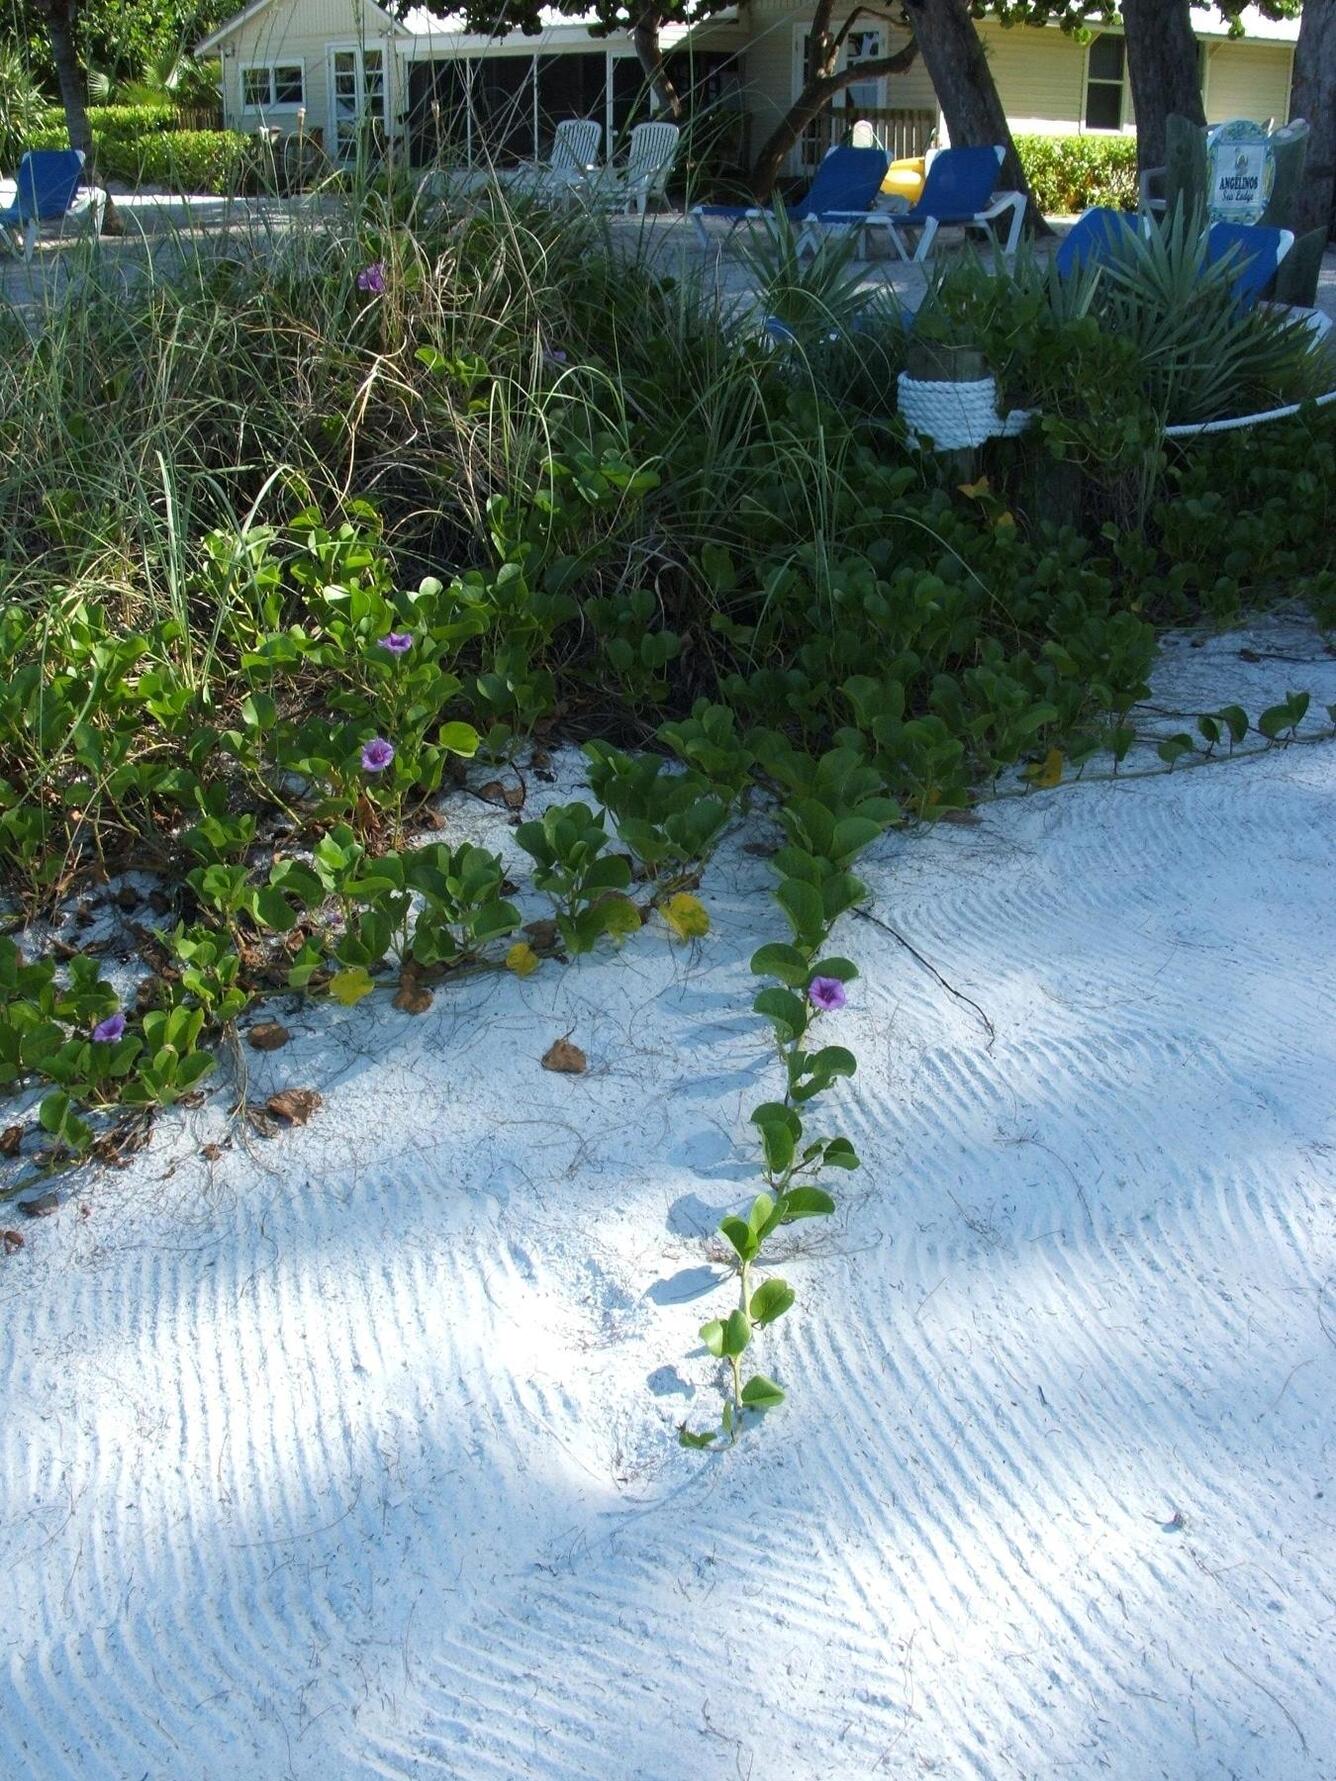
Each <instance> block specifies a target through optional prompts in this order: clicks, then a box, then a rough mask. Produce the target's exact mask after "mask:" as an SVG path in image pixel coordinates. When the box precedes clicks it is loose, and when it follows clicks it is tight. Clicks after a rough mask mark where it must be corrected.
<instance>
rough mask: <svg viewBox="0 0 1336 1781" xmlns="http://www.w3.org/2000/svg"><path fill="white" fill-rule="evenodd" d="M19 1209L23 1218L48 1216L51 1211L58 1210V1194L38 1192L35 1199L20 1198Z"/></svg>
mask: <svg viewBox="0 0 1336 1781" xmlns="http://www.w3.org/2000/svg"><path fill="white" fill-rule="evenodd" d="M19 1211H20V1212H22V1213H23V1215H24V1217H25V1218H50V1216H51V1214H52V1213H53V1212H59V1211H60V1195H59V1194H56V1193H48V1194H38V1196H37V1198H36V1199H35V1200H20V1201H19Z"/></svg>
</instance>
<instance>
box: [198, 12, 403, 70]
mask: <svg viewBox="0 0 1336 1781" xmlns="http://www.w3.org/2000/svg"><path fill="white" fill-rule="evenodd" d="M273 3H274V0H250V5H249V6H243V7H242V9H241V11H240V12H234V13H233V14H232V16H231V18H230V19H225V20H224V21H223V23H222V24H221V25H219V27H218V29H217V30H216V31H210V33H209V35H208V36H207V37H201V38H200V40H199V42H198V43H197V44H196V45H195V52H194V53H195V54H196V55H197V56H211V55H213V54H214V53H215V51H217V50H219V49H221V48H222V46H223V45H224V44H225V43H226V42H227V40H228V38H229V37H231V36H232V34H233V32H235V31H239V30H240V29H241V27H242V26H243V25H248V24H249V23H250V21H251V20H252V19H253V18H256V17H258V16H259V14H260V13H262V12H264V11H265V10H266V9H267V8H268V7H270V6H272V5H273ZM366 3H367V5H368V6H370V8H371V10H372V12H378V13H379V14H380V16H381V17H382V18H383V19H384V20H385V24H386V26H387V27H388V29H389V30H390V31H392V32H393V34H394V36H396V37H407V36H409V35H410V33H409V32H408V31H407V30H405V28H404V26H403V25H401V24H400V23H399V22H398V20H397V19H393V18H391V17H390V15H389V13H388V12H386V11H385V9H384V7H382V6H378V5H377V4H376V0H366ZM419 10H425V9H419Z"/></svg>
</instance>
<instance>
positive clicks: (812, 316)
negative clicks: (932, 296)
mask: <svg viewBox="0 0 1336 1781" xmlns="http://www.w3.org/2000/svg"><path fill="white" fill-rule="evenodd" d="M801 238H802V226H801V225H795V223H794V221H793V219H792V217H790V215H789V214H788V212H787V210H785V208H784V206H783V204H776V206H775V213H774V219H773V221H772V222H771V223H770V224H769V225H768V226H767V227H766V228H765V230H764V231H763V232H761V233H760V234H759V235H757V236H755V237H754V238H753V239H752V240H750V241H748V242H747V243H746V244H745V245H744V247H743V248H742V250H741V252H740V254H739V256H738V257H739V258H740V260H741V261H742V264H743V265H744V266H745V267H746V269H747V271H748V273H749V274H750V276H751V282H752V284H753V286H754V287H755V290H756V296H757V302H758V304H759V306H760V311H761V314H762V315H763V316H764V317H765V318H766V320H767V321H773V322H777V323H778V324H779V325H780V327H781V328H782V329H784V330H785V331H786V332H788V333H791V334H792V335H794V336H795V337H796V338H797V339H798V340H800V341H802V342H804V343H806V342H808V341H812V340H817V339H820V338H822V337H823V336H825V335H828V334H832V333H833V334H841V333H844V332H846V331H847V330H848V329H849V328H850V327H851V326H852V325H853V323H854V321H855V320H856V319H857V318H858V317H860V316H861V315H862V314H863V313H864V311H866V309H867V308H868V305H869V301H870V299H871V293H870V292H869V290H868V288H867V284H866V269H865V268H864V267H862V266H861V265H859V264H858V263H857V262H856V261H855V258H854V255H855V253H856V251H857V242H856V240H855V239H854V238H853V237H852V236H839V237H833V238H832V237H829V236H828V237H827V238H826V239H825V240H823V241H822V242H821V244H820V246H819V247H818V248H817V249H816V251H815V252H814V253H813V254H812V255H811V257H810V258H808V259H804V258H803V255H802V253H801V252H800V250H799V243H800V241H801Z"/></svg>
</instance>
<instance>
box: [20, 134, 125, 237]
mask: <svg viewBox="0 0 1336 1781" xmlns="http://www.w3.org/2000/svg"><path fill="white" fill-rule="evenodd" d="M83 168H84V156H83V150H82V149H80V148H37V149H29V150H28V152H27V153H26V154H25V155H24V157H23V159H22V160H21V161H20V162H19V170H18V175H17V178H16V181H15V184H16V185H17V188H18V189H17V191H16V193H15V196H14V202H13V203H12V204H11V205H9V207H8V208H7V209H5V210H0V237H3V238H5V239H6V240H8V241H9V242H10V243H11V244H13V245H16V246H19V247H20V248H21V249H22V253H23V257H24V259H25V260H30V259H31V258H32V256H33V250H34V249H35V248H36V246H37V235H38V231H39V229H40V228H41V226H42V224H43V223H45V222H55V221H58V220H59V221H63V220H64V218H65V217H67V216H68V215H69V214H70V213H71V211H74V210H78V209H90V208H91V210H92V211H93V215H94V221H95V222H96V223H99V224H100V221H101V214H102V209H103V206H104V205H105V204H106V201H107V199H106V193H105V192H102V191H99V190H97V189H96V188H93V189H90V191H89V192H88V193H87V194H86V197H85V200H84V203H83V204H82V205H80V204H77V203H76V201H75V198H76V194H77V192H78V190H79V183H80V181H81V180H82V179H83Z"/></svg>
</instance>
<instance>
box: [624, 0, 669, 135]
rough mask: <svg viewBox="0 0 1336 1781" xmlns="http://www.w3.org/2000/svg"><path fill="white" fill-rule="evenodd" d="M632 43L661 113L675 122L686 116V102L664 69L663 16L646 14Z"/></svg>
mask: <svg viewBox="0 0 1336 1781" xmlns="http://www.w3.org/2000/svg"><path fill="white" fill-rule="evenodd" d="M631 42H632V43H633V44H634V45H635V52H636V55H637V56H638V58H639V60H640V67H641V70H642V72H643V73H644V76H645V83H646V85H647V86H648V87H649V89H650V91H651V92H652V93H653V94H654V95H655V97H656V98H657V99H658V101H659V106H660V109H661V110H663V111H666V112H667V113H668V116H669V117H670V118H672V119H673V120H674V121H675V122H676V121H677V120H678V119H680V118H681V116H682V98H681V95H680V94H679V92H678V90H677V88H676V87H675V86H674V85H673V83H672V81H671V80H669V78H668V70H667V68H665V66H664V62H663V51H662V49H661V48H660V47H659V15H658V13H657V12H642V13H641V14H640V16H639V17H638V18H637V19H636V22H635V24H634V26H633V27H632V29H631Z"/></svg>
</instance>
